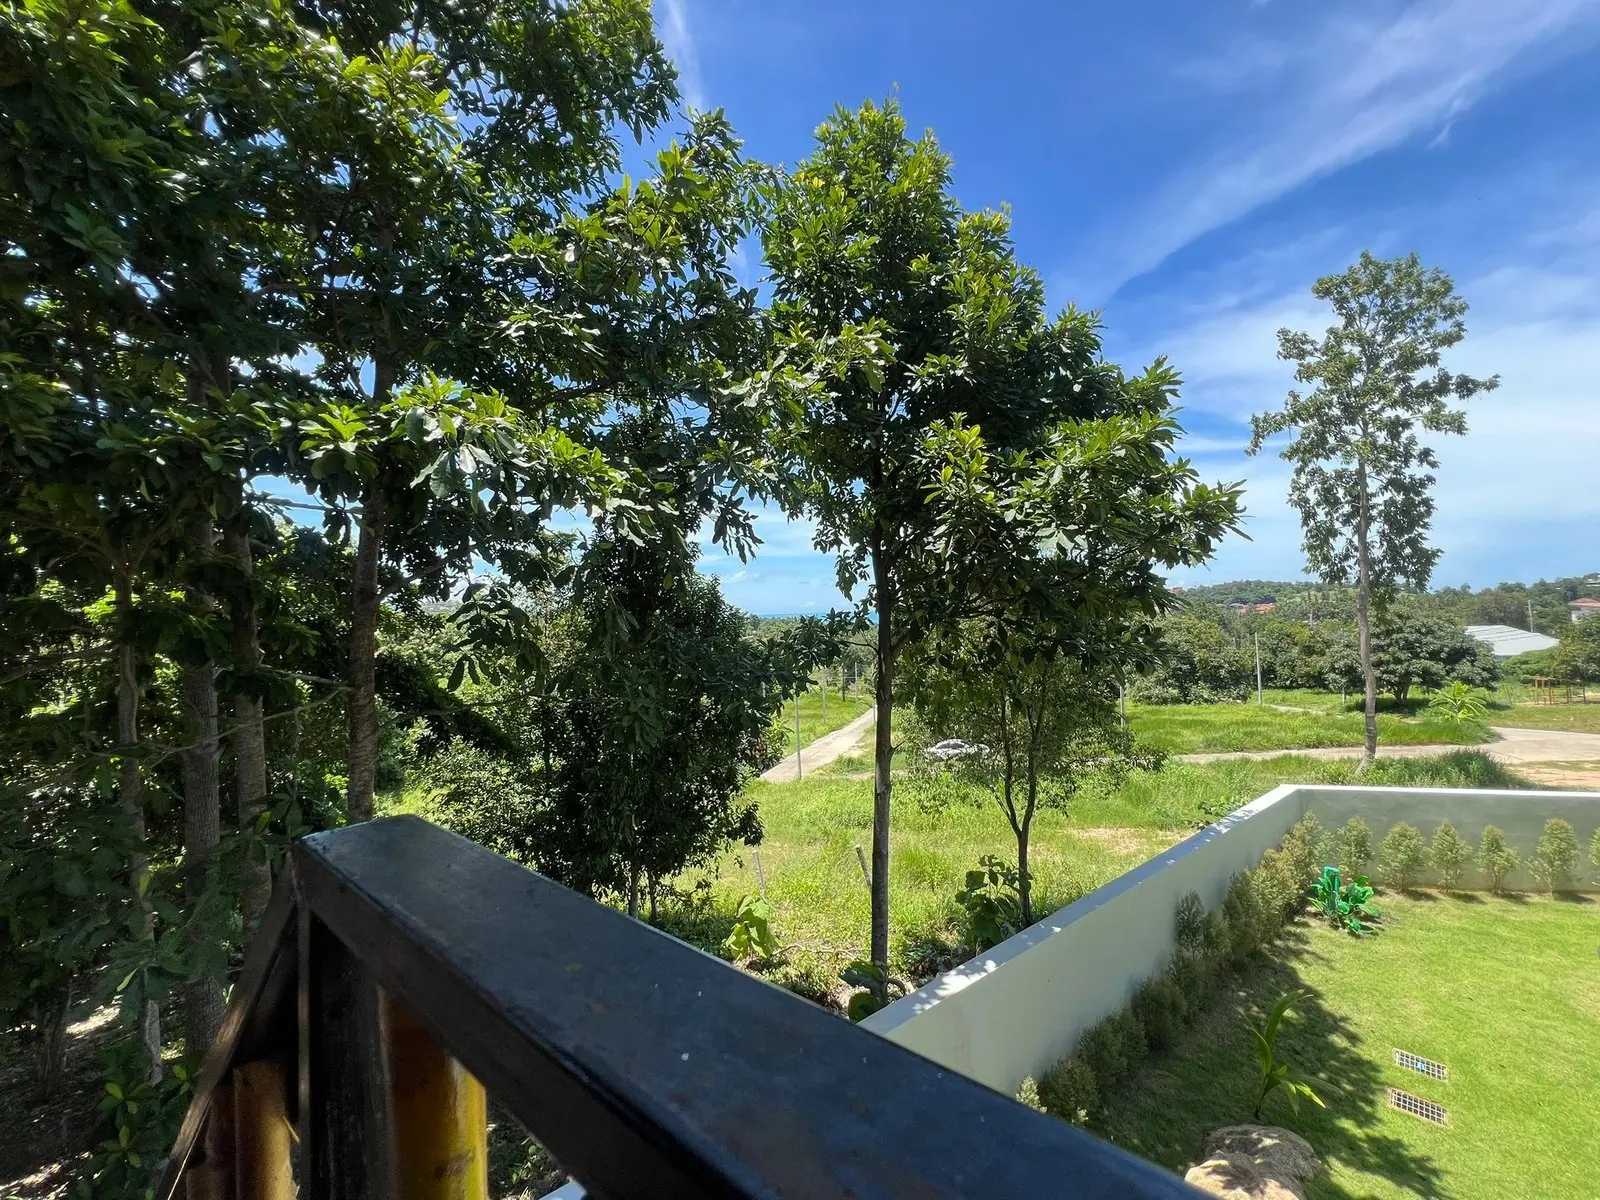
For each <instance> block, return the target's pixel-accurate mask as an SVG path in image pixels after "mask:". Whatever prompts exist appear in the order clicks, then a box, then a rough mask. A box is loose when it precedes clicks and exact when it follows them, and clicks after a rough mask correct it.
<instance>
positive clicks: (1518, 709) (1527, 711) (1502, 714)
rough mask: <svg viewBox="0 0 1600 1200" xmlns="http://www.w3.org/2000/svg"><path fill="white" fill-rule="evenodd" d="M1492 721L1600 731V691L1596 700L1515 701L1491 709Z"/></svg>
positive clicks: (1503, 723) (1519, 726) (1532, 727)
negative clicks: (1518, 702) (1571, 702)
mask: <svg viewBox="0 0 1600 1200" xmlns="http://www.w3.org/2000/svg"><path fill="white" fill-rule="evenodd" d="M1489 723H1490V724H1491V725H1511V726H1515V727H1516V728H1519V729H1567V730H1571V731H1573V732H1574V733H1600V692H1597V694H1596V700H1595V703H1593V704H1513V705H1507V706H1506V707H1505V708H1500V707H1497V706H1494V707H1491V708H1490V709H1489Z"/></svg>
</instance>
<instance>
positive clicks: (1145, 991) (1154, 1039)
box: [1133, 976, 1189, 1052]
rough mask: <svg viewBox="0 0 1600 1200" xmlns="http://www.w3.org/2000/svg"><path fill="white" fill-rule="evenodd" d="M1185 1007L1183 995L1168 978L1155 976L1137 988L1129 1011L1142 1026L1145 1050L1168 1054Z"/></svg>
mask: <svg viewBox="0 0 1600 1200" xmlns="http://www.w3.org/2000/svg"><path fill="white" fill-rule="evenodd" d="M1188 1007H1189V1006H1188V1003H1187V1001H1185V999H1184V995H1183V991H1182V990H1181V989H1180V988H1179V987H1178V985H1177V984H1176V983H1174V982H1173V981H1172V980H1171V979H1170V978H1163V977H1161V976H1157V977H1156V978H1154V979H1147V980H1145V981H1144V983H1143V984H1141V985H1140V987H1139V990H1138V991H1137V992H1135V993H1134V994H1133V1011H1134V1015H1136V1016H1137V1017H1138V1018H1139V1023H1140V1024H1141V1025H1142V1026H1144V1039H1145V1044H1146V1046H1147V1047H1148V1049H1149V1050H1151V1051H1152V1052H1154V1051H1158V1050H1170V1049H1171V1048H1172V1047H1173V1046H1175V1045H1177V1043H1178V1037H1179V1035H1181V1034H1182V1033H1183V1022H1184V1017H1185V1016H1186V1015H1187V1011H1188Z"/></svg>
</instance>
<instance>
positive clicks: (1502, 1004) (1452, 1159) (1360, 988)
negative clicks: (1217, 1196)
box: [1096, 893, 1600, 1200]
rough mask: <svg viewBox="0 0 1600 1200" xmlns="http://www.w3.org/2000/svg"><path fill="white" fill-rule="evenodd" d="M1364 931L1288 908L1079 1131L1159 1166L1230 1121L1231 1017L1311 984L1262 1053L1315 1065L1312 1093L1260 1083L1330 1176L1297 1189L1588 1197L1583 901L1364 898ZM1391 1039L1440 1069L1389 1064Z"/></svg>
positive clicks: (1591, 1073)
mask: <svg viewBox="0 0 1600 1200" xmlns="http://www.w3.org/2000/svg"><path fill="white" fill-rule="evenodd" d="M1381 899H1382V901H1383V910H1384V914H1385V921H1384V930H1383V932H1382V933H1381V934H1380V935H1378V936H1376V937H1373V938H1370V939H1365V940H1357V939H1354V938H1351V937H1349V936H1347V935H1345V934H1341V933H1339V932H1337V931H1335V930H1333V929H1330V928H1328V927H1327V926H1325V925H1321V924H1312V923H1309V922H1302V923H1300V924H1297V925H1296V926H1294V927H1292V928H1291V929H1290V930H1289V931H1287V932H1286V933H1285V935H1284V936H1283V938H1282V940H1281V941H1280V943H1279V944H1278V945H1277V946H1276V947H1275V948H1274V949H1273V950H1272V951H1271V957H1270V960H1263V961H1258V962H1256V963H1254V964H1251V965H1250V966H1247V967H1246V968H1245V971H1244V973H1243V975H1242V976H1241V977H1240V978H1239V980H1238V981H1237V983H1236V986H1235V988H1234V989H1233V990H1232V992H1231V994H1229V995H1227V996H1226V997H1225V998H1223V999H1219V1000H1215V1001H1213V1011H1212V1012H1211V1013H1209V1014H1208V1015H1207V1017H1206V1018H1205V1019H1203V1021H1202V1022H1201V1024H1200V1025H1198V1026H1196V1028H1195V1029H1194V1030H1193V1031H1191V1032H1190V1034H1189V1035H1188V1037H1187V1040H1186V1041H1185V1042H1184V1043H1183V1044H1182V1045H1180V1046H1179V1047H1178V1048H1177V1049H1176V1050H1175V1051H1173V1052H1172V1053H1170V1054H1167V1055H1162V1056H1159V1057H1156V1058H1152V1059H1150V1060H1149V1061H1148V1062H1147V1063H1146V1064H1145V1066H1144V1067H1143V1068H1142V1069H1141V1070H1139V1071H1137V1072H1135V1073H1134V1074H1133V1075H1132V1076H1130V1077H1129V1078H1128V1079H1127V1080H1125V1081H1123V1083H1122V1084H1120V1085H1119V1086H1118V1088H1117V1089H1115V1090H1114V1091H1113V1092H1112V1094H1111V1096H1110V1097H1109V1098H1108V1103H1107V1106H1106V1110H1105V1112H1104V1113H1103V1114H1102V1115H1101V1116H1100V1118H1099V1119H1098V1120H1097V1122H1096V1126H1097V1132H1100V1133H1101V1134H1102V1135H1104V1136H1108V1137H1109V1138H1110V1139H1111V1140H1113V1141H1115V1142H1116V1143H1117V1144H1118V1145H1121V1146H1124V1147H1126V1148H1127V1149H1130V1150H1134V1151H1136V1152H1137V1153H1140V1154H1142V1155H1144V1156H1146V1157H1148V1158H1150V1159H1153V1160H1154V1161H1157V1162H1160V1163H1163V1164H1164V1165H1166V1166H1168V1167H1171V1168H1172V1169H1174V1170H1179V1171H1181V1170H1183V1169H1185V1168H1187V1167H1188V1166H1190V1165H1192V1164H1193V1163H1194V1162H1195V1161H1197V1154H1198V1152H1199V1149H1200V1143H1201V1140H1202V1139H1203V1137H1204V1136H1205V1134H1206V1133H1207V1132H1209V1131H1210V1130H1212V1129H1214V1128H1216V1127H1218V1126H1220V1125H1228V1124H1234V1123H1236V1122H1240V1121H1248V1120H1249V1119H1250V1107H1251V1102H1252V1100H1253V1088H1254V1082H1255V1071H1256V1066H1255V1051H1254V1048H1253V1046H1254V1044H1253V1042H1252V1041H1251V1040H1250V1035H1249V1033H1248V1032H1247V1031H1246V1030H1245V1028H1244V1025H1243V1019H1244V1015H1245V1014H1250V1015H1251V1016H1252V1018H1253V1019H1259V1017H1260V1015H1261V1014H1262V1013H1263V1012H1264V1011H1265V1010H1266V1009H1268V1008H1270V1007H1271V1005H1272V1003H1273V1002H1274V1001H1275V1000H1276V999H1277V998H1278V996H1280V995H1281V994H1282V993H1283V992H1285V991H1287V990H1289V989H1291V988H1297V987H1305V988H1310V989H1311V990H1312V991H1313V993H1314V995H1313V997H1312V998H1311V999H1310V1000H1308V1001H1307V1002H1305V1003H1304V1005H1303V1006H1302V1008H1301V1009H1300V1011H1299V1012H1298V1013H1297V1014H1296V1015H1294V1016H1292V1017H1291V1018H1290V1020H1289V1022H1288V1024H1287V1025H1286V1027H1285V1030H1284V1032H1283V1033H1282V1035H1281V1036H1280V1038H1279V1051H1280V1053H1281V1054H1283V1055H1284V1056H1285V1057H1287V1058H1289V1059H1290V1060H1291V1061H1293V1062H1295V1063H1296V1064H1297V1065H1298V1066H1300V1067H1301V1068H1303V1069H1304V1070H1306V1071H1308V1072H1312V1073H1315V1074H1320V1075H1322V1076H1323V1077H1325V1078H1327V1079H1329V1080H1330V1081H1332V1082H1333V1083H1335V1084H1336V1085H1337V1086H1338V1088H1339V1089H1340V1092H1341V1093H1342V1094H1341V1095H1339V1096H1338V1097H1334V1096H1329V1097H1328V1108H1327V1110H1326V1111H1324V1110H1320V1109H1317V1108H1315V1107H1312V1106H1309V1105H1302V1107H1301V1111H1300V1114H1299V1115H1298V1116H1296V1115H1295V1114H1294V1113H1293V1111H1292V1110H1291V1109H1290V1108H1289V1106H1288V1104H1287V1103H1286V1102H1285V1101H1283V1100H1281V1099H1278V1098H1273V1099H1269V1100H1268V1102H1267V1110H1266V1112H1265V1113H1264V1114H1263V1117H1264V1119H1265V1120H1267V1121H1268V1122H1271V1123H1277V1124H1282V1125H1286V1126H1288V1127H1289V1128H1291V1129H1295V1130H1297V1131H1298V1132H1300V1133H1301V1134H1303V1135H1304V1136H1305V1137H1306V1138H1307V1139H1309V1140H1310V1142H1311V1144H1312V1145H1313V1146H1314V1147H1315V1148H1316V1149H1317V1151H1318V1153H1319V1154H1321V1156H1322V1157H1323V1159H1324V1161H1326V1162H1328V1163H1329V1164H1330V1167H1331V1172H1332V1173H1331V1176H1330V1177H1329V1178H1325V1179H1323V1180H1322V1181H1320V1182H1317V1183H1313V1184H1312V1185H1311V1186H1310V1187H1309V1188H1308V1193H1307V1194H1308V1197H1310V1200H1318V1198H1321V1200H1354V1198H1356V1197H1369V1196H1370V1197H1380V1198H1389V1197H1415V1196H1430V1197H1441V1198H1448V1200H1504V1198H1505V1197H1512V1196H1517V1197H1521V1196H1528V1197H1535V1196H1536V1197H1539V1198H1540V1200H1568V1198H1570V1200H1593V1198H1594V1197H1596V1196H1600V1137H1597V1136H1596V1126H1595V1113H1596V1108H1595V1104H1596V1097H1597V1096H1600V958H1597V957H1596V954H1595V947H1596V943H1597V942H1600V904H1597V903H1596V902H1595V901H1593V900H1592V899H1590V900H1553V899H1549V898H1547V897H1542V896H1538V897H1507V898H1492V897H1484V896H1464V897H1459V898H1457V897H1443V896H1436V895H1432V894H1428V893H1422V894H1419V895H1417V896H1416V897H1413V898H1405V897H1397V896H1393V895H1390V896H1384V897H1381ZM1395 1049H1403V1050H1408V1051H1411V1052H1412V1053H1415V1054H1420V1055H1423V1056H1424V1057H1427V1058H1431V1059H1433V1060H1435V1061H1438V1062H1442V1063H1444V1064H1446V1065H1447V1066H1448V1067H1449V1068H1450V1079H1449V1081H1448V1082H1439V1081H1435V1080H1431V1079H1428V1078H1426V1077H1424V1076H1422V1075H1419V1074H1416V1073H1415V1072H1410V1071H1403V1070H1401V1069H1400V1068H1398V1067H1396V1066H1394V1065H1393V1063H1392V1053H1393V1051H1394V1050H1395ZM1390 1086H1394V1087H1399V1088H1403V1089H1404V1090H1406V1091H1409V1092H1411V1093H1413V1094H1415V1095H1418V1096H1422V1097H1424V1098H1426V1099H1429V1100H1434V1101H1436V1102H1438V1103H1440V1104H1443V1105H1445V1106H1446V1107H1447V1108H1448V1109H1449V1110H1450V1126H1449V1128H1447V1129H1440V1128H1437V1127H1435V1126H1432V1125H1429V1124H1426V1123H1424V1122H1422V1121H1420V1120H1417V1119H1416V1118H1414V1117H1410V1116H1407V1115H1405V1114H1403V1113H1400V1112H1397V1111H1395V1110H1393V1109H1390V1108H1389V1107H1388V1106H1387V1104H1386V1102H1385V1089H1386V1088H1387V1087H1390Z"/></svg>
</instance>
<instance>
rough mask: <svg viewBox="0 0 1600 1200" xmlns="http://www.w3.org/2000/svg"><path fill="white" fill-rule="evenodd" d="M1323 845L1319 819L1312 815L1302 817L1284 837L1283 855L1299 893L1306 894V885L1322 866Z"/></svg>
mask: <svg viewBox="0 0 1600 1200" xmlns="http://www.w3.org/2000/svg"><path fill="white" fill-rule="evenodd" d="M1321 843H1322V827H1321V826H1319V825H1318V824H1317V818H1316V817H1315V816H1313V815H1312V814H1311V813H1307V814H1306V815H1305V816H1303V817H1301V818H1300V819H1299V820H1298V821H1296V822H1295V823H1294V827H1293V828H1292V829H1290V830H1289V832H1288V833H1286V834H1284V835H1283V846H1282V854H1283V857H1284V861H1285V864H1286V866H1287V868H1288V871H1289V874H1290V876H1292V877H1293V879H1294V881H1295V890H1296V891H1297V892H1299V893H1303V892H1304V890H1305V888H1306V885H1307V884H1309V883H1310V881H1311V879H1312V877H1313V876H1314V875H1316V874H1317V871H1318V868H1320V867H1321V866H1322V861H1321V857H1322V856H1321V853H1320V850H1319V848H1320V846H1321ZM1263 861H1265V860H1263Z"/></svg>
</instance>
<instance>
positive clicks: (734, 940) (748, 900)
mask: <svg viewBox="0 0 1600 1200" xmlns="http://www.w3.org/2000/svg"><path fill="white" fill-rule="evenodd" d="M722 949H723V951H724V952H726V954H727V955H728V957H729V958H731V959H734V960H735V961H738V960H742V959H746V958H772V957H774V956H775V955H776V954H777V953H778V939H777V938H775V937H774V936H773V935H772V905H770V904H768V903H767V902H766V901H765V900H763V899H762V898H761V897H760V896H748V895H747V896H741V897H740V898H739V908H738V911H737V912H735V913H734V916H733V928H732V929H731V930H730V931H729V932H728V936H727V938H726V939H724V941H723V943H722Z"/></svg>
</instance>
